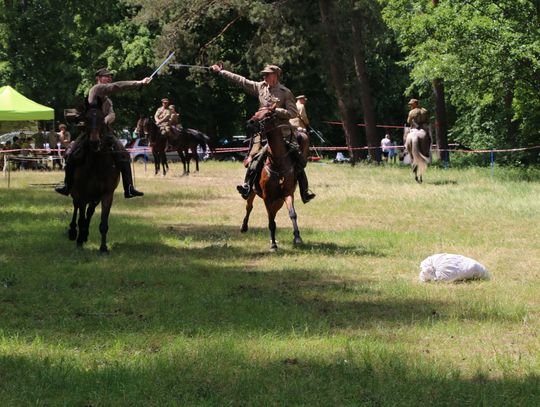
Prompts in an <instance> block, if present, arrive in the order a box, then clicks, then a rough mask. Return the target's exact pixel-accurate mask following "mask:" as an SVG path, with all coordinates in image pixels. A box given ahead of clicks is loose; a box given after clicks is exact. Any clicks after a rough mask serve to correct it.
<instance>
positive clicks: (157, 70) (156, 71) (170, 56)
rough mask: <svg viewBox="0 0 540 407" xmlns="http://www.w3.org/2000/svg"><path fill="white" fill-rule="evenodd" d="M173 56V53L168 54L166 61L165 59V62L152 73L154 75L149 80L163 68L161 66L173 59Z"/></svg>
mask: <svg viewBox="0 0 540 407" xmlns="http://www.w3.org/2000/svg"><path fill="white" fill-rule="evenodd" d="M173 55H174V51H173V52H171V53H170V55H169V56H168V57H167V59H165V61H163V62H162V63H161V65H160V66H158V68H157V69H156V70H155V71H154V73H152V75H150V78H153V77H154V75H155V74H157V73H158V72H159V71H160V70H161V68H163V66H164V65H165V64H166V63H167V62H168V61H169V59H171V58H172V57H173Z"/></svg>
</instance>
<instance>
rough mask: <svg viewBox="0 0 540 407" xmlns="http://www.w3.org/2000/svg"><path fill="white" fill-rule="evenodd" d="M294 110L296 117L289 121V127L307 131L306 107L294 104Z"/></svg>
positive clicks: (297, 103)
mask: <svg viewBox="0 0 540 407" xmlns="http://www.w3.org/2000/svg"><path fill="white" fill-rule="evenodd" d="M296 109H297V110H298V117H295V118H294V119H291V120H290V123H291V126H293V127H294V128H296V129H297V128H299V127H302V128H303V129H307V127H308V126H309V119H308V117H307V112H306V105H305V104H304V103H300V102H296Z"/></svg>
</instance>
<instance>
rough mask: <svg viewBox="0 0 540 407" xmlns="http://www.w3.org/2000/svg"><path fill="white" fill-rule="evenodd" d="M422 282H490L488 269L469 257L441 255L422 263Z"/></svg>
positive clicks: (420, 276)
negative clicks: (475, 280)
mask: <svg viewBox="0 0 540 407" xmlns="http://www.w3.org/2000/svg"><path fill="white" fill-rule="evenodd" d="M419 278H420V281H422V282H427V281H431V280H433V281H456V280H472V279H482V280H489V278H490V276H489V273H488V271H487V270H486V268H485V267H484V266H483V265H482V264H480V263H478V262H477V261H476V260H473V259H471V258H469V257H465V256H461V255H459V254H449V253H439V254H434V255H433V256H429V257H428V258H426V259H425V260H424V261H423V262H422V263H420V275H419Z"/></svg>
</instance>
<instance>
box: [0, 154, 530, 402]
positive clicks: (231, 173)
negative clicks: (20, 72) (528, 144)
mask: <svg viewBox="0 0 540 407" xmlns="http://www.w3.org/2000/svg"><path fill="white" fill-rule="evenodd" d="M175 168H176V169H175V170H174V171H173V174H171V175H170V176H169V175H168V176H167V177H166V178H163V177H154V176H153V175H151V172H150V168H149V172H148V173H145V172H144V171H143V167H142V166H138V167H137V171H136V178H137V185H138V187H140V189H142V190H143V191H144V192H145V193H146V196H145V197H144V198H142V199H132V200H125V199H124V198H123V196H122V195H121V192H120V190H118V191H117V196H116V201H115V204H114V206H113V210H112V215H111V222H110V232H109V242H110V249H111V252H110V254H109V255H107V256H103V255H100V254H99V253H98V248H99V231H98V223H99V220H98V219H99V217H96V218H95V219H94V222H93V224H92V228H91V232H90V239H89V242H88V244H87V245H86V246H85V247H84V248H83V249H77V248H76V247H75V244H74V243H73V242H71V241H68V239H67V225H68V223H69V221H70V217H71V204H70V201H69V200H68V199H67V198H65V197H62V196H60V195H58V194H56V193H54V192H53V191H52V189H51V188H50V187H45V186H44V185H43V184H48V183H52V182H56V181H59V180H60V179H61V178H62V174H60V173H59V172H56V173H34V172H19V173H12V177H11V188H10V189H7V182H6V180H5V179H2V178H0V222H1V233H0V405H2V406H20V405H36V406H42V405H47V406H49V405H66V406H118V405H129V406H139V405H140V406H163V405H165V406H168V405H169V406H173V405H202V406H214V405H215V406H225V405H231V406H267V405H276V406H289V405H309V406H316V405H320V406H422V405H441V406H469V405H472V406H476V405H482V406H538V405H539V404H540V358H539V356H540V355H539V352H540V340H539V336H538V335H539V331H540V329H539V328H540V322H539V316H540V308H539V305H540V301H539V298H540V296H539V292H540V182H539V180H540V173H536V172H534V171H533V172H528V173H527V174H525V175H524V173H522V172H519V171H514V170H509V169H504V168H495V171H494V172H493V173H492V172H491V170H490V169H481V168H472V169H466V170H454V169H450V170H446V171H445V170H441V169H437V168H430V169H429V170H428V172H427V174H426V175H425V177H424V180H425V182H424V184H423V185H417V184H416V183H414V180H413V178H412V176H411V174H410V171H409V170H408V169H406V168H398V167H371V166H368V167H365V166H357V167H355V168H351V167H349V166H341V165H334V164H310V165H309V166H308V170H307V171H308V175H309V176H310V180H311V183H312V189H313V190H314V191H315V192H316V193H317V198H316V199H315V200H314V201H313V202H311V203H309V204H308V205H302V204H301V203H300V202H298V203H297V212H298V217H299V218H298V220H299V226H300V231H301V234H302V237H303V239H304V242H305V244H304V245H303V246H302V247H299V248H295V247H293V246H292V228H291V224H290V220H289V218H288V215H287V211H286V210H282V211H281V212H280V213H279V215H278V219H277V223H278V240H279V242H278V244H279V245H280V249H279V251H278V252H277V253H274V254H272V253H270V252H269V248H270V243H269V235H268V230H267V218H266V212H265V210H264V207H263V205H262V201H260V200H257V201H256V203H255V204H256V207H255V209H254V211H253V214H252V218H251V229H250V231H249V232H248V233H247V234H241V233H240V232H239V229H240V224H241V220H242V218H243V215H244V201H243V200H242V199H241V198H240V197H239V195H238V194H237V193H236V190H235V188H234V186H235V185H236V183H237V182H238V181H239V180H241V179H242V178H243V168H242V167H241V166H240V165H239V164H234V163H219V162H208V163H203V164H202V165H201V172H200V173H198V174H193V175H191V176H189V177H180V176H179V175H178V174H179V169H178V167H175ZM40 184H42V185H40ZM120 189H121V188H120ZM438 252H449V253H457V254H463V255H465V256H469V257H472V258H474V259H476V260H478V261H480V262H481V263H483V264H484V265H485V266H486V267H487V268H488V269H489V271H490V272H491V275H492V277H493V278H492V280H490V281H484V282H479V281H476V282H470V283H460V284H421V283H419V282H418V272H419V264H420V262H421V261H422V260H423V259H424V258H425V257H427V256H429V255H431V254H434V253H438Z"/></svg>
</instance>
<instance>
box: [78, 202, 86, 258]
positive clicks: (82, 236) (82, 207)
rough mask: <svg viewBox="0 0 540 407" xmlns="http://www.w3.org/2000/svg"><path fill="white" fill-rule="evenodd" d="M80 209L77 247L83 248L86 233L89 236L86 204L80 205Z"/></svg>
mask: <svg viewBox="0 0 540 407" xmlns="http://www.w3.org/2000/svg"><path fill="white" fill-rule="evenodd" d="M78 207H79V219H78V221H77V226H78V227H79V233H78V235H77V246H79V247H82V245H83V243H84V242H85V233H86V236H88V231H86V232H85V230H86V229H87V228H88V226H87V223H86V204H80V205H78Z"/></svg>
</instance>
